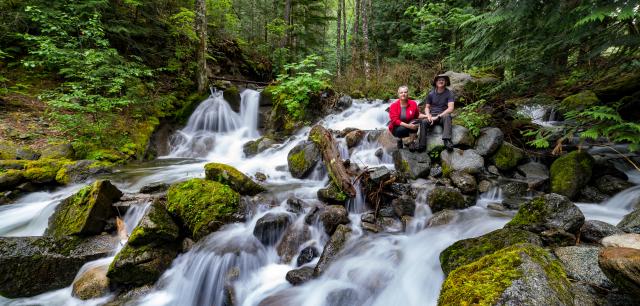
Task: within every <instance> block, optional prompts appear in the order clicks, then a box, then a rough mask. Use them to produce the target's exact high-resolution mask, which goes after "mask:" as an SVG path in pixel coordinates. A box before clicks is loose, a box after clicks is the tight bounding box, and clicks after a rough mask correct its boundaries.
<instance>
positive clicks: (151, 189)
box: [140, 182, 169, 194]
mask: <svg viewBox="0 0 640 306" xmlns="http://www.w3.org/2000/svg"><path fill="white" fill-rule="evenodd" d="M167 189H169V184H167V183H161V182H158V183H151V184H149V185H144V186H142V188H140V193H144V194H154V193H160V192H165V191H167Z"/></svg>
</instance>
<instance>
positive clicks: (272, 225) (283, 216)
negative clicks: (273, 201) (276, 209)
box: [253, 212, 291, 246]
mask: <svg viewBox="0 0 640 306" xmlns="http://www.w3.org/2000/svg"><path fill="white" fill-rule="evenodd" d="M289 223H291V219H290V217H289V214H287V213H272V212H269V213H267V214H266V215H264V216H263V217H262V218H260V219H258V221H256V226H255V227H254V228H253V235H254V236H255V237H256V238H258V240H260V242H262V244H264V245H265V246H269V245H274V244H276V243H277V242H278V240H280V237H281V236H282V234H283V233H284V231H285V230H286V229H287V226H289Z"/></svg>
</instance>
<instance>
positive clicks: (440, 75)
mask: <svg viewBox="0 0 640 306" xmlns="http://www.w3.org/2000/svg"><path fill="white" fill-rule="evenodd" d="M439 78H443V79H444V80H445V83H446V84H445V86H451V80H450V79H449V76H448V75H446V74H438V75H436V76H435V77H434V78H433V81H431V85H433V86H436V81H438V79H439Z"/></svg>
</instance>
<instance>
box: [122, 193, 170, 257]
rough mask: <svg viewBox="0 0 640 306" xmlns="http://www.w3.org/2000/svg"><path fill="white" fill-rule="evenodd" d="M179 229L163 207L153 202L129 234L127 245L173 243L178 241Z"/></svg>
mask: <svg viewBox="0 0 640 306" xmlns="http://www.w3.org/2000/svg"><path fill="white" fill-rule="evenodd" d="M178 236H179V229H178V227H177V226H176V224H175V222H173V219H171V216H169V214H168V213H167V211H166V209H165V208H164V206H163V205H162V204H161V203H159V202H157V201H156V202H154V203H153V204H152V205H151V207H150V208H149V210H148V212H147V214H146V216H144V217H143V219H142V221H141V222H140V224H138V226H136V228H135V229H133V231H132V232H131V236H130V237H129V241H128V243H129V244H131V245H133V246H140V245H144V244H152V243H162V242H173V241H175V240H176V239H178Z"/></svg>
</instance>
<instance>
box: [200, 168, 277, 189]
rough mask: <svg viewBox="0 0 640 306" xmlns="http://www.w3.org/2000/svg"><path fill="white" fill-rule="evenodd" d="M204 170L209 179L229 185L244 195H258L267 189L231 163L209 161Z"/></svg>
mask: <svg viewBox="0 0 640 306" xmlns="http://www.w3.org/2000/svg"><path fill="white" fill-rule="evenodd" d="M204 172H205V175H206V178H207V179H208V180H211V181H216V182H220V183H222V184H225V185H229V186H230V187H231V188H233V190H235V191H237V192H238V193H240V194H242V195H256V194H258V193H261V192H263V191H265V189H264V187H262V186H261V185H259V184H258V183H256V182H254V181H253V180H252V179H251V178H250V177H248V176H246V175H245V174H244V173H242V172H240V171H238V169H236V168H234V167H231V166H229V165H225V164H220V163H208V164H206V165H205V166H204Z"/></svg>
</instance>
